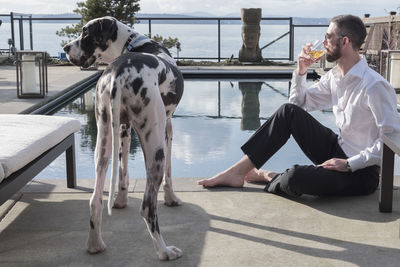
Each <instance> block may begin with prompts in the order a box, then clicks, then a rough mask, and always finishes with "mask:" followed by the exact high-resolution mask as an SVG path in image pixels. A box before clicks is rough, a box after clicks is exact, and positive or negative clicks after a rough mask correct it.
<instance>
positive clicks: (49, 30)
mask: <svg viewBox="0 0 400 267" xmlns="http://www.w3.org/2000/svg"><path fill="white" fill-rule="evenodd" d="M14 25H15V34H16V36H15V38H16V40H15V44H16V47H17V49H20V43H19V30H18V23H15V24H14ZM32 25H33V26H32V27H33V50H37V51H47V52H48V53H49V54H50V56H58V53H59V52H62V47H61V41H62V40H67V39H65V38H61V37H59V36H57V35H56V31H58V30H60V29H61V28H63V27H65V26H67V25H71V24H66V23H43V22H36V21H34V22H33V24H32ZM134 29H135V30H136V31H138V32H140V33H144V34H147V33H148V31H149V26H148V24H147V23H139V24H135V25H134ZM288 31H289V25H264V24H263V25H261V36H260V41H259V46H260V47H263V46H265V45H266V44H268V43H269V42H271V41H273V40H274V39H276V38H278V37H279V36H281V35H283V34H284V33H286V32H288ZM151 32H152V35H153V36H154V35H156V34H159V35H161V36H163V37H164V38H167V37H172V38H178V39H179V42H180V43H181V49H182V50H181V51H180V52H179V57H208V58H215V57H218V25H217V24H155V23H153V24H152V25H151ZM325 32H326V27H324V26H322V27H312V28H304V27H296V28H295V32H294V44H295V49H294V55H295V59H296V56H297V54H298V53H299V52H300V49H301V46H302V45H304V44H306V43H308V42H310V43H312V42H313V41H314V40H317V39H323V38H324V34H325ZM9 38H11V24H10V23H6V22H4V23H3V24H2V25H1V26H0V49H8V39H9ZM241 46H242V38H241V25H240V24H221V57H223V58H230V57H231V56H232V55H233V56H234V57H238V54H239V50H240V48H241ZM24 47H25V49H30V41H29V24H28V23H27V22H25V23H24ZM170 52H171V53H172V55H173V56H174V57H177V51H176V48H171V49H170ZM262 55H263V58H287V57H288V56H289V36H288V35H287V36H285V37H283V38H282V39H280V40H279V41H277V42H275V43H274V44H272V45H271V46H269V47H267V48H265V49H263V50H262Z"/></svg>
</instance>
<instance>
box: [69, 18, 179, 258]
mask: <svg viewBox="0 0 400 267" xmlns="http://www.w3.org/2000/svg"><path fill="white" fill-rule="evenodd" d="M64 51H65V52H66V54H67V57H68V59H69V60H70V61H71V62H72V63H73V64H75V65H77V66H82V67H88V66H90V65H92V64H93V63H94V62H95V61H101V62H104V63H108V64H109V65H108V66H107V68H106V69H105V70H104V72H103V74H102V76H101V77H100V79H99V81H98V82H97V86H96V103H95V105H96V108H95V114H96V122H97V142H96V149H95V169H96V186H95V188H94V192H93V195H92V197H91V199H90V232H89V240H88V251H89V252H90V253H98V252H101V251H103V250H104V249H105V244H104V242H103V239H102V237H101V222H102V212H103V201H102V198H103V189H104V180H105V175H106V172H107V167H108V162H109V159H110V155H112V156H111V157H112V172H111V179H110V190H109V192H110V193H109V198H108V213H109V215H111V210H112V208H113V207H114V208H124V207H125V206H126V205H127V202H128V185H129V175H128V166H127V164H128V154H129V147H130V143H131V135H130V133H131V129H132V127H133V129H134V131H135V132H136V134H137V136H138V137H139V140H140V143H141V145H142V149H143V153H144V159H145V166H146V176H147V181H146V189H145V192H144V196H143V201H142V205H141V215H142V216H143V218H144V220H145V222H146V224H147V228H148V230H149V232H150V235H151V237H152V239H153V242H154V247H155V249H156V251H157V254H158V257H159V258H160V259H161V260H172V259H176V258H178V257H180V256H181V255H182V251H181V250H180V249H179V248H177V247H174V246H166V244H165V242H164V240H163V238H162V236H161V233H160V228H159V225H158V216H157V194H158V191H159V188H160V185H161V183H162V181H163V178H164V183H163V187H164V200H165V204H166V205H167V206H176V205H180V204H181V200H180V199H179V198H178V197H177V196H176V195H175V193H174V191H173V189H172V182H171V142H172V125H171V116H172V113H173V112H174V110H175V108H176V106H177V104H178V102H179V101H180V99H181V97H182V93H183V78H182V74H181V73H180V71H179V69H178V67H177V65H176V62H175V60H174V59H173V58H172V57H171V55H170V53H169V52H168V50H167V49H166V48H165V47H163V46H162V45H160V44H158V43H157V42H155V41H153V40H151V39H149V38H147V37H146V36H144V35H141V34H139V33H137V32H136V31H134V30H133V29H131V28H130V27H128V26H127V25H125V24H123V23H121V22H119V21H118V20H116V19H115V18H112V17H103V18H99V19H94V20H92V21H90V22H88V23H87V24H86V25H85V26H84V27H83V28H82V34H81V35H80V36H79V38H77V39H76V40H74V41H72V42H70V43H69V44H67V45H66V46H65V47H64ZM118 159H119V162H120V166H119V190H118V195H117V197H116V198H115V201H114V194H115V183H116V176H117V168H118Z"/></svg>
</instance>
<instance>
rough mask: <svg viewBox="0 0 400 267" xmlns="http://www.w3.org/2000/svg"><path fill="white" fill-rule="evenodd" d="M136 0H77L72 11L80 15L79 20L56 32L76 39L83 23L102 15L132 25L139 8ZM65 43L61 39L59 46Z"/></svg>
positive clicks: (70, 38)
mask: <svg viewBox="0 0 400 267" xmlns="http://www.w3.org/2000/svg"><path fill="white" fill-rule="evenodd" d="M137 2H139V0H86V2H78V3H77V6H78V8H77V9H75V10H74V13H77V14H80V15H81V16H82V18H81V21H80V22H78V23H77V24H73V25H72V26H67V27H65V28H62V29H61V30H60V31H57V32H56V34H57V35H58V36H61V37H67V38H68V39H69V40H72V39H76V38H77V37H78V36H79V35H80V32H81V29H82V26H83V25H85V24H86V23H87V22H89V21H90V20H92V19H95V18H99V17H104V16H112V17H114V18H116V19H118V20H119V21H121V22H122V23H125V24H127V25H129V26H130V27H132V25H133V24H134V23H135V13H136V12H138V11H139V10H140V7H139V4H138V3H137ZM66 43H67V42H66V41H63V42H62V43H61V46H64V45H65V44H66Z"/></svg>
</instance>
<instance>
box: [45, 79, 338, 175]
mask: <svg viewBox="0 0 400 267" xmlns="http://www.w3.org/2000/svg"><path fill="white" fill-rule="evenodd" d="M288 88H289V81H288V80H268V81H205V80H201V81H185V93H184V95H183V97H182V100H181V103H180V104H179V106H178V108H177V110H176V111H175V114H174V117H173V119H172V124H173V127H174V140H173V148H172V150H173V151H172V175H173V176H174V177H209V176H212V175H214V174H215V173H217V172H219V171H221V170H222V169H225V168H227V167H228V166H230V165H231V164H232V163H234V162H235V161H236V160H237V159H239V158H240V157H242V152H241V150H240V146H241V145H242V144H243V143H244V142H245V141H246V140H247V139H248V138H249V137H250V136H251V135H252V134H253V132H254V131H255V130H256V129H257V128H258V127H259V126H260V125H261V124H262V123H263V122H264V121H265V120H266V119H267V118H268V117H269V116H270V115H271V114H272V113H273V112H275V110H276V109H277V108H278V107H279V106H280V105H282V104H283V103H285V102H287V96H288ZM55 115H56V116H69V117H74V118H77V119H79V120H80V122H81V125H82V126H81V129H80V131H79V133H77V134H76V136H75V139H76V144H77V147H76V153H77V155H76V158H77V176H78V178H94V173H95V172H94V159H93V156H94V149H95V144H96V135H97V128H96V122H95V116H94V89H91V90H89V91H88V92H86V93H85V94H84V95H82V96H80V97H79V98H77V99H76V100H74V101H73V102H72V103H70V104H68V105H67V106H66V107H64V108H62V109H61V110H60V111H58V112H57V113H56V114H55ZM313 115H314V116H315V117H316V118H317V119H318V120H319V121H321V122H322V123H323V124H325V125H326V126H328V127H331V128H334V127H335V126H334V121H333V115H332V113H329V112H328V113H326V112H325V113H323V112H317V113H314V114H313ZM63 157H64V156H61V157H60V158H59V159H57V160H56V161H55V162H53V163H52V164H51V165H50V166H49V167H48V168H46V169H45V170H44V171H43V172H42V173H41V174H40V175H39V178H64V177H65V173H64V170H65V167H64V164H65V160H64V158H63ZM296 163H299V164H302V163H304V164H305V163H309V161H308V159H306V158H305V157H304V156H303V154H302V152H301V151H300V149H299V148H298V147H297V145H296V144H295V143H294V141H292V140H289V142H288V144H287V145H286V146H285V147H284V149H282V152H279V153H278V154H277V155H275V156H274V157H273V158H272V159H271V160H270V161H269V162H268V163H267V166H266V167H267V168H272V169H274V170H282V169H285V168H287V167H288V166H290V165H292V164H296ZM129 173H130V174H131V176H132V177H145V168H144V161H143V153H142V152H141V147H140V143H139V140H138V138H137V137H136V135H135V134H134V133H132V139H131V148H130V156H129Z"/></svg>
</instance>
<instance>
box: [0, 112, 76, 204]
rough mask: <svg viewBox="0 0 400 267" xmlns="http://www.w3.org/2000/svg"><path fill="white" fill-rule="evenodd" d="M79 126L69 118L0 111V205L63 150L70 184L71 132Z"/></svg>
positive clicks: (72, 162)
mask: <svg viewBox="0 0 400 267" xmlns="http://www.w3.org/2000/svg"><path fill="white" fill-rule="evenodd" d="M79 128H80V123H79V121H78V120H76V119H72V118H65V117H58V116H45V115H18V114H0V205H2V204H3V203H4V202H5V201H7V200H8V199H9V198H10V197H11V196H12V195H14V194H15V193H17V192H18V191H19V190H20V189H21V188H22V187H24V186H25V185H26V184H27V183H28V182H29V181H30V180H32V179H33V178H34V177H35V176H36V175H37V174H38V173H39V172H40V171H42V170H43V169H44V168H45V167H46V166H48V165H49V164H50V163H51V162H52V161H53V160H54V159H56V158H57V157H58V156H59V155H60V154H61V153H63V152H64V151H65V152H66V169H67V170H66V172H67V186H68V187H69V188H74V187H75V186H76V170H75V150H74V144H75V141H74V133H75V132H77V131H78V130H79Z"/></svg>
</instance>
